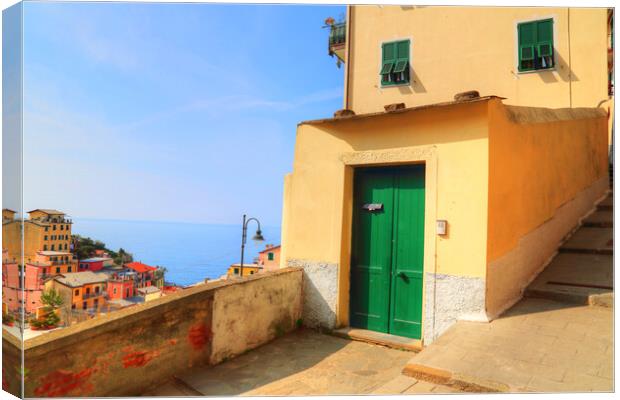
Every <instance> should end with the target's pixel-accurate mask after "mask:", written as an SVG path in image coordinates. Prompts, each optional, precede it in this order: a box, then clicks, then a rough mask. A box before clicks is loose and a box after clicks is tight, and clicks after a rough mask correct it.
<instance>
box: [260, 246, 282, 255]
mask: <svg viewBox="0 0 620 400" xmlns="http://www.w3.org/2000/svg"><path fill="white" fill-rule="evenodd" d="M279 248H280V245H279V244H278V245H276V246H271V247H267V248H266V249H265V250H263V251H259V252H258V253H259V254H261V253H266V252H268V251H274V250H276V249H279Z"/></svg>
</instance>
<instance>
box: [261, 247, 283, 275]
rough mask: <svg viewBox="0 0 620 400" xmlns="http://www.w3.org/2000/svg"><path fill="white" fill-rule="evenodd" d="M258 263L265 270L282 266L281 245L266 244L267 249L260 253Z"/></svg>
mask: <svg viewBox="0 0 620 400" xmlns="http://www.w3.org/2000/svg"><path fill="white" fill-rule="evenodd" d="M258 265H259V266H262V267H263V271H272V270H274V269H278V268H280V245H276V246H274V245H272V244H268V245H266V246H265V250H263V251H261V252H259V253H258Z"/></svg>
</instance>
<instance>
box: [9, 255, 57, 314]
mask: <svg viewBox="0 0 620 400" xmlns="http://www.w3.org/2000/svg"><path fill="white" fill-rule="evenodd" d="M50 267H51V265H50V264H48V263H40V262H37V261H30V262H26V263H25V264H24V267H21V266H19V264H18V263H17V262H15V261H12V260H9V259H5V260H4V262H3V263H2V291H3V298H4V302H5V303H6V304H7V307H8V310H9V311H11V312H21V311H22V309H23V311H24V312H25V313H26V314H30V313H33V312H35V311H36V309H37V308H39V307H41V294H42V292H43V283H44V281H45V279H47V278H48V277H49V270H50Z"/></svg>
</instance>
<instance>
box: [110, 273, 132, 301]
mask: <svg viewBox="0 0 620 400" xmlns="http://www.w3.org/2000/svg"><path fill="white" fill-rule="evenodd" d="M134 277H135V273H133V272H130V273H127V272H114V273H112V274H108V283H107V292H108V298H109V299H110V300H124V299H128V298H131V297H133V296H134V295H135V283H134Z"/></svg>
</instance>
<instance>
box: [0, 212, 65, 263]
mask: <svg viewBox="0 0 620 400" xmlns="http://www.w3.org/2000/svg"><path fill="white" fill-rule="evenodd" d="M72 224H73V222H72V221H71V220H70V219H68V218H66V215H65V213H63V212H61V211H57V210H48V209H37V210H32V211H30V212H29V219H24V220H23V230H24V249H23V250H24V260H25V261H32V260H34V259H35V257H36V253H37V252H38V251H66V252H68V251H70V250H71V246H70V244H71V225H72ZM21 227H22V220H21V219H15V211H12V210H8V209H4V210H3V212H2V247H3V248H5V249H7V250H8V252H9V255H10V256H11V257H15V258H17V257H21V255H20V254H21V250H22V249H21Z"/></svg>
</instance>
